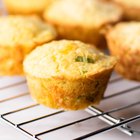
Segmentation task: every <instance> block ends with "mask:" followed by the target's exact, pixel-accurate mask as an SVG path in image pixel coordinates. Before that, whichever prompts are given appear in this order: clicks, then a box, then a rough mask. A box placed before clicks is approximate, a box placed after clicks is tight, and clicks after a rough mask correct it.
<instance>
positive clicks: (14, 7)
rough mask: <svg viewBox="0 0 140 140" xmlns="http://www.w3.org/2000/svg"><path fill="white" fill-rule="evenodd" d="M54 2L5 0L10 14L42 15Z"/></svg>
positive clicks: (47, 0) (48, 0)
mask: <svg viewBox="0 0 140 140" xmlns="http://www.w3.org/2000/svg"><path fill="white" fill-rule="evenodd" d="M52 1H53V0H4V3H5V5H6V8H7V9H8V11H9V13H10V14H42V12H43V11H44V9H45V8H46V7H48V6H49V4H50V3H51V2H52Z"/></svg>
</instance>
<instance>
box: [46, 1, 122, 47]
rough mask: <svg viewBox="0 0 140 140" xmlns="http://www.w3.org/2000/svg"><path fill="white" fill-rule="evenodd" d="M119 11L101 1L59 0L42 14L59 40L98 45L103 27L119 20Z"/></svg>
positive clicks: (114, 6) (120, 13)
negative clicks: (56, 31)
mask: <svg viewBox="0 0 140 140" xmlns="http://www.w3.org/2000/svg"><path fill="white" fill-rule="evenodd" d="M121 15H122V11H121V9H120V8H119V7H118V6H116V5H114V4H112V3H110V2H105V1H101V0H60V1H55V2H53V4H51V5H50V6H49V7H48V8H47V9H46V11H45V13H44V18H45V20H46V21H48V22H50V23H51V24H53V25H54V26H55V27H56V29H57V30H58V33H59V37H60V38H66V39H78V40H81V41H84V42H88V43H91V44H96V45H97V44H99V42H100V41H101V39H102V38H103V36H102V35H101V33H100V30H101V28H102V27H103V26H105V25H107V24H110V23H114V22H117V21H119V20H120V18H121Z"/></svg>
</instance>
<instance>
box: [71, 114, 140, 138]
mask: <svg viewBox="0 0 140 140" xmlns="http://www.w3.org/2000/svg"><path fill="white" fill-rule="evenodd" d="M139 119H140V115H137V116H134V117H131V118H129V119H125V120H123V121H121V122H119V123H117V124H114V125H112V126H108V127H104V128H102V129H99V130H97V131H94V132H91V133H89V134H86V135H84V136H81V137H78V138H75V139H73V140H82V139H85V138H88V137H91V136H93V135H97V134H99V133H102V132H107V131H110V130H112V129H114V128H116V127H119V126H123V125H124V124H127V123H130V122H131V123H132V122H134V121H137V120H139Z"/></svg>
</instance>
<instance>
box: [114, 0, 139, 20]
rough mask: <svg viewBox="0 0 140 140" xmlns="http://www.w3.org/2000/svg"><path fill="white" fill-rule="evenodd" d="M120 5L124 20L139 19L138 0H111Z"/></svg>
mask: <svg viewBox="0 0 140 140" xmlns="http://www.w3.org/2000/svg"><path fill="white" fill-rule="evenodd" d="M112 1H114V2H116V3H117V4H118V5H120V6H121V7H122V9H123V11H124V18H125V19H126V20H140V0H112Z"/></svg>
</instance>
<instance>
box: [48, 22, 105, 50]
mask: <svg viewBox="0 0 140 140" xmlns="http://www.w3.org/2000/svg"><path fill="white" fill-rule="evenodd" d="M47 22H49V23H50V24H52V25H53V26H54V27H55V28H56V30H57V31H58V39H64V38H65V39H68V40H71V39H72V40H80V41H83V42H85V43H89V44H94V45H96V46H99V47H100V48H105V45H104V43H101V42H103V41H104V36H103V34H102V33H100V29H99V28H97V29H96V28H89V29H88V28H83V27H80V26H72V25H60V24H57V23H54V22H53V21H49V20H48V21H47Z"/></svg>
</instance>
